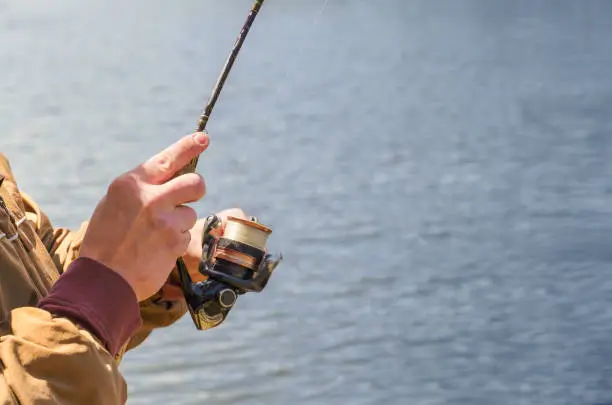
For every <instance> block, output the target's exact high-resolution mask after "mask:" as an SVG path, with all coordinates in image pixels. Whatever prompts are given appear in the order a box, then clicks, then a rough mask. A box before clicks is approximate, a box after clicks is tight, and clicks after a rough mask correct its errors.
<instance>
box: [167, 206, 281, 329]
mask: <svg viewBox="0 0 612 405" xmlns="http://www.w3.org/2000/svg"><path fill="white" fill-rule="evenodd" d="M221 226H222V222H221V219H219V217H217V216H215V215H212V216H209V217H208V218H206V222H205V224H204V231H203V238H202V258H201V260H200V264H199V268H198V270H199V272H200V273H202V274H203V275H204V276H206V277H207V279H206V281H203V282H199V283H193V282H192V280H191V277H190V275H189V272H188V271H187V269H186V268H181V267H179V268H178V270H179V276H180V280H181V287H182V289H183V293H184V295H185V299H186V301H187V306H188V308H189V313H190V314H191V318H192V319H193V322H194V323H195V325H196V327H197V328H198V329H200V330H205V329H210V328H214V327H215V326H218V325H220V324H221V323H222V322H223V321H224V320H225V318H226V317H227V315H228V313H229V311H230V310H231V309H232V307H233V306H234V304H235V303H236V300H237V299H238V295H242V294H245V293H247V292H260V291H262V290H263V289H264V288H265V286H266V284H267V283H268V280H269V279H270V276H271V275H272V272H273V271H274V269H275V268H276V266H278V264H279V263H280V262H281V260H282V255H278V256H273V255H269V254H267V253H266V243H267V240H268V237H269V236H270V234H271V233H272V230H271V229H270V228H267V227H266V226H264V225H261V224H260V223H259V222H258V221H257V218H255V217H251V218H250V220H244V219H241V218H236V217H228V219H227V221H226V225H225V229H224V230H222V229H221ZM221 234H222V235H221ZM219 235H221V236H219Z"/></svg>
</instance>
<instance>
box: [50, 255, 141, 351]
mask: <svg viewBox="0 0 612 405" xmlns="http://www.w3.org/2000/svg"><path fill="white" fill-rule="evenodd" d="M38 307H39V308H41V309H44V310H46V311H49V312H51V313H53V314H55V315H58V316H63V317H66V318H69V319H71V320H72V321H74V322H75V323H77V324H79V325H80V326H82V327H84V328H86V329H87V330H89V331H90V332H91V333H93V334H94V335H96V336H97V337H98V338H99V339H100V340H101V341H102V342H103V343H104V345H105V346H106V348H107V349H108V351H109V352H110V353H111V354H112V355H113V356H116V355H117V353H119V351H120V349H121V347H122V346H123V345H124V344H125V343H126V342H127V341H128V340H129V338H130V337H132V335H133V334H134V333H135V332H136V331H137V330H138V328H139V327H140V325H141V320H140V308H139V305H138V299H137V298H136V294H135V293H134V290H132V287H130V285H129V284H128V283H127V282H126V281H125V279H124V278H123V277H121V276H120V275H119V274H118V273H116V272H114V271H113V270H111V269H109V268H108V267H106V266H104V265H103V264H101V263H99V262H97V261H95V260H91V259H87V258H79V259H77V260H75V261H74V262H73V263H72V264H70V266H69V267H68V269H67V270H66V271H65V272H64V274H62V275H61V276H60V278H59V280H57V282H56V283H55V284H54V285H53V288H52V289H51V292H50V293H49V295H48V296H47V297H45V298H44V299H42V300H41V301H40V302H39V303H38Z"/></svg>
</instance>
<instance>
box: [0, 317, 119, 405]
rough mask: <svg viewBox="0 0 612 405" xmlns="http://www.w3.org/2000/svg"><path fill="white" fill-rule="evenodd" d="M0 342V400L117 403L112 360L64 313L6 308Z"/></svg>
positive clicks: (115, 368)
mask: <svg viewBox="0 0 612 405" xmlns="http://www.w3.org/2000/svg"><path fill="white" fill-rule="evenodd" d="M10 322H11V334H10V335H7V336H4V337H2V339H1V341H0V372H1V374H0V404H13V405H17V404H21V405H28V404H35V403H36V404H38V403H45V404H65V405H77V404H79V405H80V404H92V405H107V404H108V405H117V404H123V403H125V401H126V398H127V387H126V383H125V380H124V379H123V377H122V376H121V374H120V373H119V370H118V366H117V362H116V361H115V360H114V358H113V357H112V356H111V355H110V353H109V352H108V351H107V350H105V349H104V347H103V346H102V345H101V343H100V342H99V341H98V340H97V339H96V338H95V337H94V336H93V335H92V334H91V333H90V332H88V331H87V330H85V329H82V328H80V327H79V326H77V325H76V324H75V323H73V322H72V321H70V320H69V319H67V318H61V317H54V316H53V315H52V314H51V313H49V312H47V311H45V310H43V309H39V308H31V307H24V308H19V309H15V310H13V311H12V312H11V320H10Z"/></svg>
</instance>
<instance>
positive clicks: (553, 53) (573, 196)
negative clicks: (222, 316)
mask: <svg viewBox="0 0 612 405" xmlns="http://www.w3.org/2000/svg"><path fill="white" fill-rule="evenodd" d="M325 3H326V2H325V0H320V1H319V0H317V1H304V0H301V1H298V0H282V1H280V0H277V1H273V0H269V1H268V2H266V4H265V5H264V8H263V10H262V13H261V15H260V17H259V18H258V20H257V21H256V23H255V26H254V28H253V30H252V31H251V35H250V36H249V38H248V39H247V42H246V44H245V47H244V49H243V52H242V53H241V56H240V59H239V61H238V64H237V65H236V67H235V70H234V71H233V72H232V75H231V77H230V80H229V82H228V85H227V87H226V89H225V90H224V93H223V95H222V97H221V101H220V103H219V104H218V108H217V110H216V111H215V114H214V116H213V118H212V120H211V122H210V124H209V131H210V133H211V139H212V142H211V147H210V149H209V151H208V152H207V153H206V154H205V156H203V157H202V159H201V163H200V166H199V168H200V169H199V170H200V172H201V173H203V174H204V175H205V177H206V179H207V183H208V196H207V197H206V198H205V199H204V200H203V201H202V202H200V203H198V204H197V208H198V211H199V212H200V213H201V215H203V216H204V215H207V214H208V213H210V212H213V211H215V210H219V209H222V208H225V207H230V206H241V207H243V208H244V209H245V210H247V211H248V212H249V213H253V214H255V215H258V216H259V217H260V219H261V220H262V221H263V222H264V223H266V224H268V225H270V226H271V227H272V228H273V229H274V233H273V235H272V237H271V240H270V247H271V249H272V250H277V251H282V252H283V253H284V254H285V257H286V261H285V262H284V263H283V265H282V266H281V267H279V269H278V270H277V272H276V274H275V275H274V277H273V279H272V280H271V282H270V284H269V286H268V288H267V289H266V291H264V292H263V293H262V294H259V295H251V296H245V297H241V299H240V300H239V303H238V305H237V307H236V308H235V309H234V311H233V312H232V313H231V315H230V317H229V319H228V320H227V322H226V323H224V324H223V325H222V326H221V327H219V328H217V329H214V330H211V331H207V332H198V331H197V330H195V328H194V327H193V325H192V324H191V320H190V319H188V318H184V319H182V320H181V321H180V322H179V323H178V324H176V325H174V326H173V327H171V328H168V329H165V330H161V331H158V332H156V333H155V334H154V335H153V336H152V337H151V338H150V339H149V340H148V341H147V342H146V343H145V344H144V345H143V346H142V347H141V348H140V349H138V350H137V351H134V352H133V353H130V354H129V355H128V356H127V357H126V359H125V361H124V362H123V365H122V369H123V372H124V373H125V376H126V378H127V380H128V383H129V387H130V399H129V401H128V403H129V404H133V405H137V404H232V405H251V404H253V405H254V404H301V405H315V404H351V405H352V404H355V405H366V404H376V405H380V404H388V405H404V404H425V405H434V404H436V405H437V404H476V405H481V404H482V405H485V404H487V405H488V404H500V405H505V404H508V405H517V404H547V405H557V404H586V405H605V404H611V403H612V273H611V263H612V227H611V226H610V224H611V221H610V219H611V218H612V133H611V132H612V41H611V40H610V38H611V36H612V23H611V21H612V2H606V1H589V2H587V1H584V2H578V1H569V0H567V1H538V2H533V1H512V2H509V1H505V2H504V1H488V0H487V1H485V0H482V1H471V0H466V1H461V2H458V1H450V0H448V1H425V0H424V1H408V0H376V1H371V0H370V1H365V0H350V1H347V0H329V1H327V4H325ZM249 7H250V0H232V1H212V0H203V1H193V0H184V1H173V2H169V1H167V2H163V1H159V0H155V1H146V2H145V1H142V0H137V1H132V2H119V1H101V0H91V1H88V2H82V1H76V0H58V1H54V2H35V1H32V0H24V1H17V0H14V1H6V0H0V77H1V78H0V128H1V134H0V149H1V150H3V151H4V152H5V153H6V154H7V155H8V156H9V157H10V158H11V159H12V163H13V166H14V169H15V171H16V173H17V175H18V179H19V180H20V185H21V186H22V188H23V189H24V190H26V191H28V192H29V193H31V194H33V195H34V196H35V197H36V198H37V200H38V201H39V202H40V203H41V204H42V205H43V207H44V208H45V209H46V211H47V212H48V213H49V215H50V216H51V217H52V219H53V221H54V222H55V224H56V225H63V226H70V227H73V226H76V225H77V224H78V223H79V222H80V221H81V220H84V219H86V218H87V217H88V216H89V215H90V213H91V211H92V210H93V207H94V205H95V203H96V201H97V200H98V199H99V198H100V197H101V195H102V194H103V192H104V190H105V187H106V185H107V184H108V182H109V181H110V180H111V179H112V178H113V177H114V176H116V175H118V174H120V173H121V172H123V171H124V170H127V169H129V168H131V167H132V166H134V165H136V164H137V163H139V162H140V161H141V160H143V159H145V158H147V157H149V156H150V155H152V154H153V153H155V152H156V151H158V150H160V149H161V148H163V147H165V146H166V145H168V144H170V143H171V142H173V141H174V140H175V139H177V138H178V137H180V136H181V135H183V134H186V133H189V132H190V131H191V130H192V128H193V127H194V126H195V122H196V121H197V117H198V115H199V113H200V110H201V108H202V107H203V106H204V104H205V103H206V100H207V98H208V95H209V93H210V90H211V89H212V86H213V84H214V82H215V80H216V77H217V75H218V73H219V71H220V68H221V66H222V64H223V61H224V59H225V57H226V56H227V53H228V52H229V49H230V48H231V46H232V44H233V42H234V39H235V37H236V35H237V33H238V31H239V29H240V27H241V25H242V22H243V20H244V18H245V17H246V14H247V12H248V9H249Z"/></svg>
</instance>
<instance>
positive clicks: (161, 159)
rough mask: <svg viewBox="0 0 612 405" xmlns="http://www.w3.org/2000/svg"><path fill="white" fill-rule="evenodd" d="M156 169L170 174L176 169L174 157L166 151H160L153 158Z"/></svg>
mask: <svg viewBox="0 0 612 405" xmlns="http://www.w3.org/2000/svg"><path fill="white" fill-rule="evenodd" d="M153 161H154V164H155V166H157V169H158V170H159V171H160V172H161V173H164V174H172V173H174V172H175V171H176V167H175V164H174V159H172V156H171V155H170V154H169V153H168V152H162V153H160V154H158V155H157V156H155V157H154V158H153Z"/></svg>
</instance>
